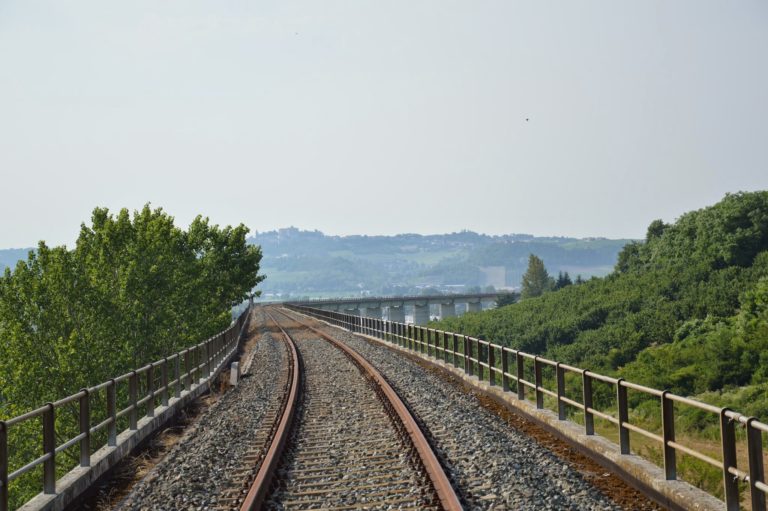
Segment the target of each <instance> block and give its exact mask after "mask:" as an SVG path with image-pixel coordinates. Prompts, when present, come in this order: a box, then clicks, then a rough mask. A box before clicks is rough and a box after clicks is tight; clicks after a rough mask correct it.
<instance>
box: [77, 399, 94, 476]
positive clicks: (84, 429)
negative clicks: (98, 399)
mask: <svg viewBox="0 0 768 511" xmlns="http://www.w3.org/2000/svg"><path fill="white" fill-rule="evenodd" d="M80 392H83V393H84V394H83V395H82V396H81V397H80V399H79V405H80V434H81V435H85V436H83V438H81V439H80V466H81V467H90V466H91V400H90V396H91V394H90V392H89V391H88V389H82V390H81V391H80Z"/></svg>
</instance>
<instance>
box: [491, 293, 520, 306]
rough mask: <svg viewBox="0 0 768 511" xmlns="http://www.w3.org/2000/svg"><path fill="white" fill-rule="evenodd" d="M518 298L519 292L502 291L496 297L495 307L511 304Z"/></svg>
mask: <svg viewBox="0 0 768 511" xmlns="http://www.w3.org/2000/svg"><path fill="white" fill-rule="evenodd" d="M519 299H520V293H515V292H512V293H502V294H500V295H499V297H498V298H496V307H497V308H498V307H504V306H505V305H512V304H513V303H517V301H518V300H519Z"/></svg>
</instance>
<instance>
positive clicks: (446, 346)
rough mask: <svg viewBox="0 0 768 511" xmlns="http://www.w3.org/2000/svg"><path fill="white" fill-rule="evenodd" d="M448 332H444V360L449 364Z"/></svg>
mask: <svg viewBox="0 0 768 511" xmlns="http://www.w3.org/2000/svg"><path fill="white" fill-rule="evenodd" d="M449 351H450V350H449V349H448V332H443V362H445V363H446V364H448V352H449Z"/></svg>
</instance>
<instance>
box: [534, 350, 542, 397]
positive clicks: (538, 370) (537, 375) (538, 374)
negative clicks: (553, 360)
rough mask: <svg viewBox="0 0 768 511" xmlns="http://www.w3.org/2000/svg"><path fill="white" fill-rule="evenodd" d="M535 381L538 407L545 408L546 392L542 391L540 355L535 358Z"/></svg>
mask: <svg viewBox="0 0 768 511" xmlns="http://www.w3.org/2000/svg"><path fill="white" fill-rule="evenodd" d="M533 382H534V384H535V386H536V408H544V393H543V392H542V391H541V363H540V362H539V357H538V356H535V357H534V358H533Z"/></svg>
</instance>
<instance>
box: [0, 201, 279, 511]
mask: <svg viewBox="0 0 768 511" xmlns="http://www.w3.org/2000/svg"><path fill="white" fill-rule="evenodd" d="M247 234H248V228H246V227H245V226H243V225H239V226H237V227H229V226H227V227H224V228H220V227H219V226H216V225H210V223H209V221H208V219H204V218H202V217H198V218H197V219H195V221H194V222H192V224H191V225H190V227H189V230H188V231H183V230H181V229H179V228H178V227H176V226H175V225H174V220H173V217H171V216H169V215H168V214H166V213H165V212H164V211H163V210H162V209H154V210H153V209H151V208H150V207H149V206H148V205H147V206H145V207H144V208H143V209H142V210H140V211H136V212H134V213H133V215H132V216H131V214H130V213H129V212H128V210H125V209H123V210H121V211H120V212H118V213H117V214H115V215H112V214H110V213H109V211H108V210H107V209H104V208H97V209H95V210H94V211H93V215H92V218H91V225H82V226H81V229H80V235H79V237H78V239H77V242H76V244H75V248H74V249H73V250H68V249H67V248H66V247H63V246H62V247H49V246H48V245H46V244H45V243H44V242H40V244H39V245H38V247H37V250H36V251H31V252H30V253H29V255H28V257H27V259H26V260H25V261H19V262H18V263H17V264H16V267H15V269H14V270H13V271H11V269H10V268H6V269H5V271H4V274H3V276H2V277H0V339H2V342H0V419H5V418H8V417H12V416H15V415H18V414H21V413H23V412H25V411H28V410H30V409H32V408H35V407H37V406H39V405H40V404H42V403H45V402H47V401H54V400H56V399H59V398H61V397H64V396H67V395H70V394H74V393H75V392H77V391H78V390H79V389H81V388H83V387H89V386H92V385H94V384H97V383H101V382H103V381H106V380H107V379H109V378H111V377H115V376H117V375H120V374H123V373H125V372H126V371H128V370H131V369H133V368H136V367H140V366H143V365H145V364H147V363H149V362H152V361H155V360H158V359H160V358H162V357H163V356H166V355H169V354H171V353H173V352H175V351H177V350H181V349H183V348H185V347H187V346H190V345H192V344H194V343H196V342H199V341H201V340H203V339H205V338H207V337H209V336H211V335H212V334H214V333H216V332H218V331H220V330H222V329H224V328H225V327H226V326H227V325H228V324H229V322H230V321H231V315H230V310H231V308H232V307H233V306H235V305H237V304H239V303H241V302H242V301H243V300H244V299H246V298H247V297H248V296H249V295H250V294H251V292H252V290H253V288H254V287H255V286H256V285H257V284H258V283H259V282H261V281H262V280H263V279H264V277H263V276H261V275H259V273H258V272H259V263H260V260H261V250H260V248H259V247H257V246H253V245H248V244H247V243H246V236H247ZM103 409H104V407H103V406H98V407H97V406H93V410H94V413H100V412H99V411H101V410H103ZM56 427H57V433H58V434H60V435H62V436H67V437H72V436H74V435H76V431H77V417H76V414H74V413H65V412H62V413H61V414H60V415H58V416H57V424H56ZM21 431H22V432H23V430H21ZM35 438H37V436H36V435H30V436H29V437H28V438H27V439H26V440H19V439H15V440H14V444H13V445H12V448H11V449H10V451H11V453H12V458H13V459H12V463H15V464H16V465H14V466H19V465H18V463H19V462H21V461H22V460H25V461H29V460H30V455H32V454H34V452H35V448H36V447H37V446H38V445H39V438H37V443H36V442H35ZM63 455H67V451H64V452H63ZM62 459H66V458H62ZM70 461H71V462H72V463H76V462H77V459H76V458H73V459H71V460H70ZM60 468H61V470H64V471H66V470H67V469H68V468H69V467H67V464H66V463H64V462H62V463H61V464H60ZM33 475H34V474H30V477H32V476H33ZM25 477H26V476H25ZM33 479H34V477H32V479H29V478H21V479H20V480H19V481H17V482H16V483H14V491H13V492H12V494H13V495H14V499H15V501H16V502H17V503H18V502H23V501H24V500H26V499H27V498H29V497H31V496H32V495H33V494H34V493H37V491H39V488H38V485H37V482H36V481H34V480H33Z"/></svg>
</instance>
